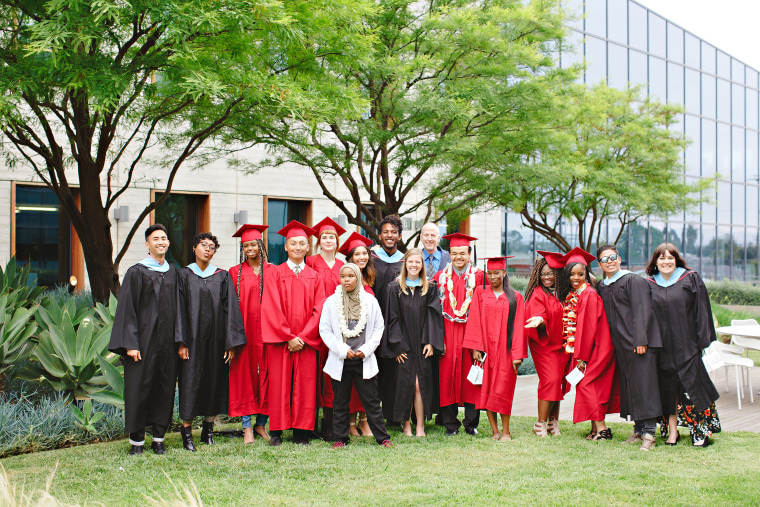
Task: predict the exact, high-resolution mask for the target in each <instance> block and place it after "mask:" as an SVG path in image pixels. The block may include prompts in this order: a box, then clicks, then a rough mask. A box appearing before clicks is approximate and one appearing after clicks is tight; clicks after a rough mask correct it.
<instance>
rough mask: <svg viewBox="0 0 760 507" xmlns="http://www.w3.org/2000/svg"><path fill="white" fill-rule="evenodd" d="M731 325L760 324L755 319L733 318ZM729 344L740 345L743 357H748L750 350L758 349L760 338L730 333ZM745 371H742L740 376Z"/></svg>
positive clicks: (759, 348)
mask: <svg viewBox="0 0 760 507" xmlns="http://www.w3.org/2000/svg"><path fill="white" fill-rule="evenodd" d="M731 325H732V326H760V324H758V322H757V320H756V319H734V320H732V321H731ZM731 345H736V346H738V347H742V348H743V349H744V350H743V353H742V355H743V356H744V357H749V351H750V350H760V339H757V338H752V337H749V336H741V335H731ZM745 372H746V371H745V370H743V371H742V376H744V373H745ZM742 380H744V385H745V386H746V385H747V379H746V377H744V378H743V379H742Z"/></svg>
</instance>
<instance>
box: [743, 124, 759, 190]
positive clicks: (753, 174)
mask: <svg viewBox="0 0 760 507" xmlns="http://www.w3.org/2000/svg"><path fill="white" fill-rule="evenodd" d="M746 136H747V149H746V151H745V154H746V155H745V156H746V157H747V160H746V164H747V166H746V169H747V172H746V176H745V179H746V181H747V183H752V184H754V185H757V184H758V183H760V181H758V178H757V132H752V131H749V130H748V131H746Z"/></svg>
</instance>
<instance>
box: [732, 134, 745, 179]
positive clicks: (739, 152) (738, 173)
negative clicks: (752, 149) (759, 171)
mask: <svg viewBox="0 0 760 507" xmlns="http://www.w3.org/2000/svg"><path fill="white" fill-rule="evenodd" d="M731 145H732V146H733V148H732V150H731V181H740V182H742V183H743V182H744V129H743V128H740V127H733V129H732V135H731Z"/></svg>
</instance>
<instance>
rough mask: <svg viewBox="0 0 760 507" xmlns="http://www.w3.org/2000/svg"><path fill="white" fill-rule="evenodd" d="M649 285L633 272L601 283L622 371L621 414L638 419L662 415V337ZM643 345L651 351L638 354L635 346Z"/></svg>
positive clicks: (598, 287)
mask: <svg viewBox="0 0 760 507" xmlns="http://www.w3.org/2000/svg"><path fill="white" fill-rule="evenodd" d="M649 285H650V284H649V282H647V281H646V280H644V279H643V278H641V277H640V276H638V275H634V274H633V273H630V274H626V275H623V276H622V277H621V278H620V279H619V280H618V281H616V282H615V283H613V284H611V285H605V284H604V283H603V282H600V283H599V285H597V290H598V291H599V295H600V296H601V297H602V301H604V311H605V313H606V314H607V321H608V322H609V325H610V336H611V337H612V344H613V345H614V346H615V357H616V358H617V366H618V371H619V373H620V417H628V416H630V418H631V419H633V420H634V421H640V420H644V419H651V418H653V417H659V416H661V415H662V404H661V403H660V388H659V383H658V381H657V380H658V376H657V353H658V351H659V349H661V348H662V339H661V338H660V330H659V328H658V327H657V321H656V320H655V317H654V313H653V312H652V294H651V292H650V288H649ZM642 345H646V346H647V351H646V352H645V353H644V354H636V353H635V352H634V351H633V349H634V348H636V347H639V346H642Z"/></svg>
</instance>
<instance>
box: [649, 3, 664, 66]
mask: <svg viewBox="0 0 760 507" xmlns="http://www.w3.org/2000/svg"><path fill="white" fill-rule="evenodd" d="M649 52H650V53H652V54H654V55H657V56H661V57H663V58H665V56H666V48H665V20H664V19H662V18H661V17H660V16H658V15H657V14H655V13H653V12H650V13H649Z"/></svg>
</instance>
